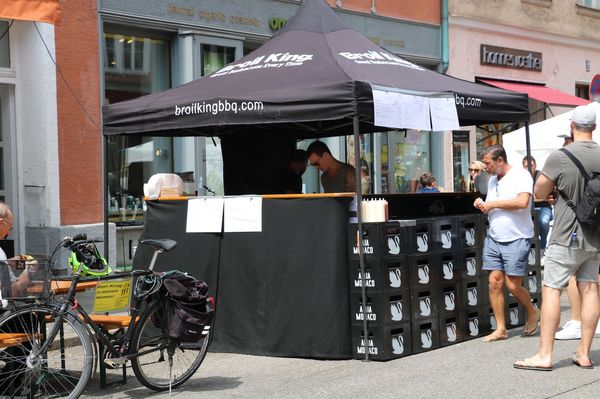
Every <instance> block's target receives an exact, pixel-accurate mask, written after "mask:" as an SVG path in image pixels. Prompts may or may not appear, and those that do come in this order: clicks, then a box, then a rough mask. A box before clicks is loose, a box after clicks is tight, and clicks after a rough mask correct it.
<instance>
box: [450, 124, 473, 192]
mask: <svg viewBox="0 0 600 399" xmlns="http://www.w3.org/2000/svg"><path fill="white" fill-rule="evenodd" d="M452 171H453V175H454V182H453V185H454V191H458V192H464V191H467V188H468V183H469V132H468V131H464V132H463V131H456V132H452Z"/></svg>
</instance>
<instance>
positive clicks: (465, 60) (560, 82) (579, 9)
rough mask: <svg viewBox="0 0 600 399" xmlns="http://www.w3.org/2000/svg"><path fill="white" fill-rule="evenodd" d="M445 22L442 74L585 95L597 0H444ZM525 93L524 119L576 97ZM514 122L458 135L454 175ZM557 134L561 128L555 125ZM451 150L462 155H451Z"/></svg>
mask: <svg viewBox="0 0 600 399" xmlns="http://www.w3.org/2000/svg"><path fill="white" fill-rule="evenodd" d="M448 21H449V39H450V52H449V61H450V65H449V68H448V74H450V75H452V76H455V77H459V78H462V79H465V80H469V81H486V82H491V83H492V84H495V85H502V84H506V83H508V84H511V87H512V88H513V89H514V90H517V91H523V92H528V90H530V89H531V88H535V89H539V88H542V89H543V88H550V89H555V90H558V91H560V92H562V93H564V94H567V95H571V96H578V97H581V98H589V97H588V91H589V85H590V82H591V80H592V78H593V77H594V75H596V74H598V73H600V30H599V29H598V27H599V26H600V2H598V1H595V0H592V1H590V0H578V1H558V0H502V1H494V2H481V1H476V0H450V2H449V15H448ZM529 94H530V114H531V120H530V123H534V122H538V121H541V120H544V119H547V118H549V117H552V116H555V115H558V114H560V113H563V112H565V111H568V110H570V109H572V108H573V107H574V106H575V105H576V103H577V100H574V101H571V100H573V99H569V98H568V97H567V96H562V98H559V99H556V98H550V96H547V98H546V97H544V95H543V94H542V96H540V97H538V99H535V98H534V97H533V95H532V93H531V92H529ZM555 94H556V93H555ZM559 96H560V94H559ZM516 127H518V126H515V125H510V124H506V125H487V126H483V127H480V128H477V129H476V128H472V129H470V132H472V133H471V134H466V135H465V134H462V140H463V141H457V142H455V143H454V145H453V152H454V153H453V157H454V159H455V164H454V166H453V170H452V174H453V175H454V177H455V176H456V175H457V174H462V175H465V176H468V174H467V167H468V161H469V160H470V159H480V158H481V154H482V151H483V149H484V148H485V147H487V146H489V145H491V144H494V143H501V136H502V133H506V132H509V131H512V130H514V129H515V128H516ZM565 129H567V127H565ZM559 133H567V132H554V134H559ZM549 134H552V133H549ZM523 148H525V142H523ZM457 151H458V152H461V151H462V155H458V156H457V155H456V152H457ZM467 154H468V155H467ZM512 163H516V164H518V163H520V159H519V160H512ZM539 166H540V167H541V165H539ZM449 173H450V171H448V174H449Z"/></svg>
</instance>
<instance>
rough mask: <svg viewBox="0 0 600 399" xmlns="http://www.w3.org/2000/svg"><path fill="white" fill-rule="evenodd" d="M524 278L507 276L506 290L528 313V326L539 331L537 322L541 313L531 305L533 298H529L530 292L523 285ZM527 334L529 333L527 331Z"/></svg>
mask: <svg viewBox="0 0 600 399" xmlns="http://www.w3.org/2000/svg"><path fill="white" fill-rule="evenodd" d="M522 283H523V278H522V277H521V276H506V288H508V290H509V291H510V292H511V294H513V296H514V297H515V298H517V301H519V303H520V304H521V305H523V307H524V308H525V311H526V312H527V322H526V323H525V324H526V325H529V326H531V325H534V326H535V327H531V328H534V329H536V330H537V322H538V319H539V313H538V312H539V311H538V310H537V309H536V308H535V307H534V306H533V304H532V303H531V297H530V296H529V291H527V290H526V289H525V287H523V285H522ZM525 332H526V333H527V331H525Z"/></svg>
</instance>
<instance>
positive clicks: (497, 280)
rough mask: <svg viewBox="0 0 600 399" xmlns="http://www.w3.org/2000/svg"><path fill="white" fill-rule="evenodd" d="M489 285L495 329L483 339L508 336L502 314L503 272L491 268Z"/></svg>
mask: <svg viewBox="0 0 600 399" xmlns="http://www.w3.org/2000/svg"><path fill="white" fill-rule="evenodd" d="M488 284H489V287H490V304H491V305H492V310H493V311H494V317H495V318H496V331H494V332H492V333H491V334H490V335H488V336H487V337H485V338H484V339H483V340H484V341H496V340H498V339H505V338H507V337H508V331H507V330H506V316H505V315H504V306H505V305H504V291H503V289H502V287H503V285H504V273H503V272H501V271H499V270H492V271H491V272H490V276H489V279H488Z"/></svg>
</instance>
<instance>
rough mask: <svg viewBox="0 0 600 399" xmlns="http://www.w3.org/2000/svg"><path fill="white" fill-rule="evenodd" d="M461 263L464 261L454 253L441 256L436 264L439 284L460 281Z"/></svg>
mask: <svg viewBox="0 0 600 399" xmlns="http://www.w3.org/2000/svg"><path fill="white" fill-rule="evenodd" d="M461 263H463V262H462V259H461V258H460V256H458V255H457V254H456V253H454V252H450V253H444V254H439V255H438V257H437V261H436V262H435V265H436V266H437V268H438V271H437V274H438V277H439V282H440V283H441V284H443V283H450V282H456V281H460V279H461V270H460V269H461Z"/></svg>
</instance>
